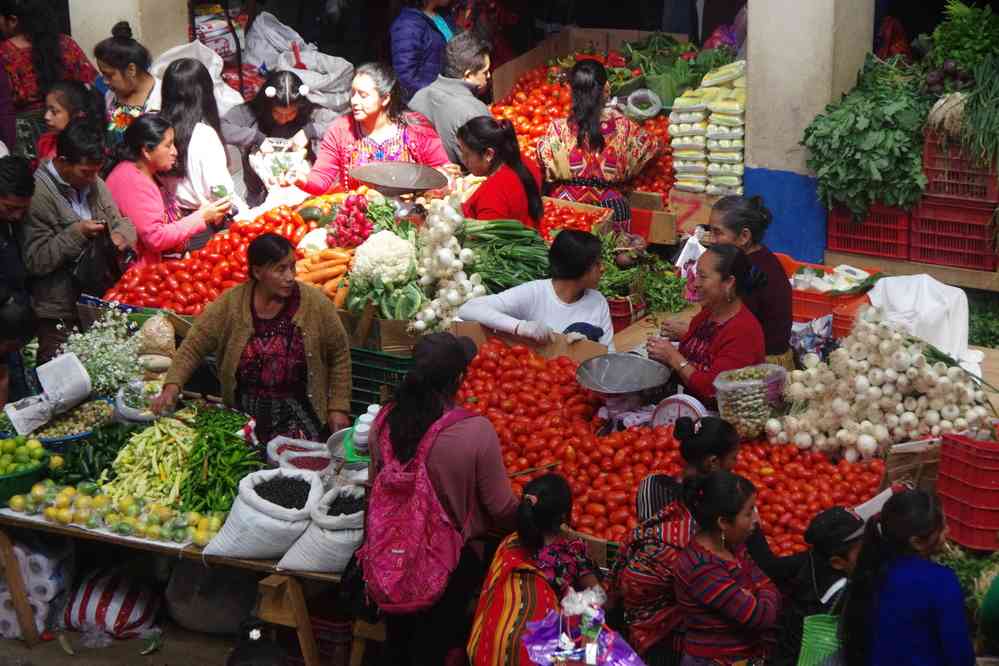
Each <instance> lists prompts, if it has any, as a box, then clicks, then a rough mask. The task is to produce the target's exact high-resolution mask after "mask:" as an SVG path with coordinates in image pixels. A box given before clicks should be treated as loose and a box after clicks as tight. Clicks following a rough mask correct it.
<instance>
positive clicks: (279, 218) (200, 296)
mask: <svg viewBox="0 0 999 666" xmlns="http://www.w3.org/2000/svg"><path fill="white" fill-rule="evenodd" d="M317 227H318V223H316V222H314V221H313V222H306V221H305V220H304V219H302V217H301V215H299V214H298V213H296V212H295V211H293V210H292V209H291V208H288V207H287V206H279V207H278V208H275V209H273V210H270V211H267V212H266V213H264V214H263V215H261V216H259V217H257V218H256V219H255V220H253V221H237V222H235V223H233V224H232V226H230V227H229V229H227V230H226V231H223V232H220V233H218V234H215V235H214V236H213V237H212V239H211V240H209V241H208V244H207V245H205V247H203V248H201V249H200V250H195V251H193V252H191V253H190V256H189V257H188V258H186V259H178V260H174V259H171V260H167V261H163V262H160V263H158V264H147V265H145V266H141V267H135V268H131V269H129V270H128V271H126V273H125V275H123V276H122V278H121V280H119V282H118V284H116V285H115V286H114V287H112V288H111V289H110V290H109V291H108V292H107V293H106V294H105V295H104V300H106V301H110V302H117V303H126V304H128V305H135V306H142V307H150V308H164V309H167V310H171V311H173V312H175V313H177V314H182V315H199V314H201V312H202V311H203V310H204V309H205V306H206V305H208V304H209V303H211V302H212V301H214V300H215V299H216V298H218V296H219V294H221V293H222V292H223V291H225V290H226V289H230V288H231V287H235V286H236V285H238V284H240V283H241V282H245V281H246V279H247V276H248V274H247V266H246V246H247V245H249V243H250V241H252V240H253V239H254V238H256V237H257V236H259V235H260V234H263V233H276V234H279V235H281V236H284V237H285V238H287V239H288V240H289V241H290V242H291V243H292V245H295V246H297V245H298V243H299V242H300V241H301V240H302V239H303V238H304V237H305V235H306V234H307V233H309V232H310V231H312V230H314V229H316V228H317ZM81 360H82V359H81ZM117 388H118V387H117V386H116V387H115V390H117Z"/></svg>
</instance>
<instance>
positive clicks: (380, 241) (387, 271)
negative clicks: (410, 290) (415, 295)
mask: <svg viewBox="0 0 999 666" xmlns="http://www.w3.org/2000/svg"><path fill="white" fill-rule="evenodd" d="M415 267H416V248H414V247H413V244H412V243H410V242H409V241H407V240H404V239H402V238H399V237H398V236H396V235H395V234H394V233H392V232H391V231H379V232H378V233H376V234H373V235H371V236H369V237H368V240H366V241H364V242H363V243H362V244H361V245H360V246H359V247H358V248H357V250H356V251H355V252H354V266H353V268H352V269H351V274H352V275H353V277H354V278H358V279H361V280H368V281H371V280H374V279H375V277H376V276H377V277H380V278H381V280H382V282H384V283H385V284H386V285H388V284H396V285H398V284H403V283H405V282H408V281H409V280H410V279H411V278H412V275H413V269H414V268H415Z"/></svg>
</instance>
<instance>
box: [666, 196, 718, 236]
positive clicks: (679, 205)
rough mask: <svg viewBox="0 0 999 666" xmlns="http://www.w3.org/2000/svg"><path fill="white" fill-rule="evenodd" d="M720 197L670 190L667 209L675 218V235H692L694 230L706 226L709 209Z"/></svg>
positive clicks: (709, 216) (709, 213) (709, 215)
mask: <svg viewBox="0 0 999 666" xmlns="http://www.w3.org/2000/svg"><path fill="white" fill-rule="evenodd" d="M720 198H721V197H715V196H709V195H707V194H697V193H695V192H682V191H680V190H676V189H673V190H670V193H669V208H670V211H671V212H672V213H673V214H674V215H675V216H676V221H675V224H676V233H677V234H692V233H694V229H696V228H697V227H698V226H700V225H702V224H707V223H708V220H709V219H710V218H711V208H712V207H713V206H714V205H715V203H716V202H717V201H718V199H720Z"/></svg>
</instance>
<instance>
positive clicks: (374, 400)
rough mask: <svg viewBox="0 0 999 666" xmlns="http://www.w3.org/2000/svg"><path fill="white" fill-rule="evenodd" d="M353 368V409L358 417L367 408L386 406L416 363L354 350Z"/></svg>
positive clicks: (351, 352) (352, 355)
mask: <svg viewBox="0 0 999 666" xmlns="http://www.w3.org/2000/svg"><path fill="white" fill-rule="evenodd" d="M350 364H351V375H352V380H353V389H352V391H351V394H350V409H351V412H352V413H353V414H354V415H355V416H356V415H358V414H362V413H364V412H365V411H366V410H367V409H368V405H375V404H381V403H383V402H386V401H387V399H388V398H390V397H391V395H392V392H393V391H394V390H395V387H397V386H398V385H399V384H400V383H402V380H403V378H405V376H406V373H407V372H409V369H410V368H412V367H413V359H412V358H407V357H404V356H393V355H392V354H386V353H384V352H378V351H374V350H371V349H361V348H359V347H352V348H351V350H350Z"/></svg>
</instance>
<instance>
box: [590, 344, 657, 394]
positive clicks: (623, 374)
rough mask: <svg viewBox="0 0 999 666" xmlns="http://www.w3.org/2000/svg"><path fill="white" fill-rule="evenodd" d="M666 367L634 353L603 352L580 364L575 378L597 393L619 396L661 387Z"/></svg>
mask: <svg viewBox="0 0 999 666" xmlns="http://www.w3.org/2000/svg"><path fill="white" fill-rule="evenodd" d="M669 374H670V371H669V368H667V367H666V366H665V365H663V364H662V363H657V362H655V361H650V360H649V359H647V358H642V357H641V356H637V355H635V354H605V355H603V356H596V357H594V358H591V359H590V360H588V361H584V362H583V363H582V364H580V366H579V368H578V369H577V370H576V380H577V381H578V382H579V383H580V384H582V385H583V386H585V387H586V388H588V389H590V390H591V391H596V392H598V393H604V394H607V395H618V394H621V393H635V392H637V391H645V390H647V389H651V388H655V387H657V386H662V385H663V384H665V383H666V381H667V380H668V379H669Z"/></svg>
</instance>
